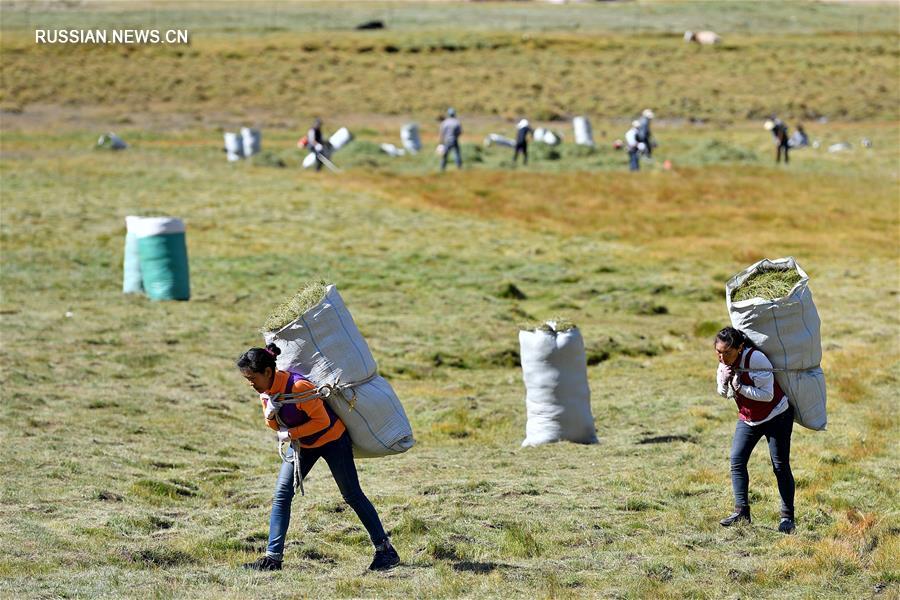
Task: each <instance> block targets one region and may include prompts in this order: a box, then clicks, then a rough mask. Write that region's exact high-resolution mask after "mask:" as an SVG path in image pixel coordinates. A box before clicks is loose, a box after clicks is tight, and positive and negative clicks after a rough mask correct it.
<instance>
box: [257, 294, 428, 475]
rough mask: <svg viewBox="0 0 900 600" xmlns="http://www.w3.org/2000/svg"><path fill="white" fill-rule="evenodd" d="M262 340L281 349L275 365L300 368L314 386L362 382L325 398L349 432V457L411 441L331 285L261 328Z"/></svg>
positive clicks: (402, 415) (402, 448) (399, 448)
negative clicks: (295, 313)
mask: <svg viewBox="0 0 900 600" xmlns="http://www.w3.org/2000/svg"><path fill="white" fill-rule="evenodd" d="M265 339H266V343H267V344H273V343H274V344H275V345H277V346H278V348H279V349H280V350H281V354H279V355H278V360H277V366H278V368H279V369H282V370H285V371H295V372H298V373H301V374H302V375H304V376H305V377H307V378H308V379H309V380H310V381H312V382H313V383H314V384H316V385H317V386H322V385H325V384H355V383H358V382H366V383H362V384H361V385H359V386H356V387H354V388H353V389H352V390H345V391H342V392H340V393H334V394H332V395H331V396H329V397H328V398H327V399H326V401H327V402H328V405H329V406H331V408H332V409H333V410H334V412H335V413H337V415H338V416H339V417H340V418H341V420H342V421H343V422H344V425H346V426H347V430H348V431H349V432H350V438H351V439H352V440H353V445H354V451H353V454H354V456H356V457H357V458H367V457H376V456H386V455H388V454H399V453H401V452H406V451H407V450H409V449H410V448H412V446H413V444H415V439H413V434H412V427H411V426H410V424H409V419H408V418H407V417H406V412H405V411H404V410H403V405H401V404H400V400H399V399H398V398H397V394H396V393H395V392H394V390H393V388H392V387H391V384H390V383H388V382H387V380H386V379H384V377H381V376H380V375H378V365H377V364H376V363H375V359H374V358H373V357H372V353H371V352H370V351H369V345H368V344H366V340H364V339H363V337H362V335H361V334H360V332H359V329H357V327H356V323H354V322H353V317H352V316H351V315H350V311H348V310H347V307H346V306H345V305H344V300H343V299H342V298H341V295H340V294H339V293H338V291H337V288H336V287H334V286H333V285H330V286H328V288H327V291H326V293H325V297H324V298H322V300H321V301H319V303H318V304H316V305H315V306H313V307H312V308H310V309H309V310H307V311H306V312H305V313H303V314H302V315H301V316H300V317H299V318H298V319H297V320H295V321H293V322H291V323H289V324H287V325H285V326H284V327H282V328H281V329H279V330H278V331H270V332H267V333H266V334H265ZM353 391H355V392H356V398H355V399H354V398H353ZM351 403H352V404H351Z"/></svg>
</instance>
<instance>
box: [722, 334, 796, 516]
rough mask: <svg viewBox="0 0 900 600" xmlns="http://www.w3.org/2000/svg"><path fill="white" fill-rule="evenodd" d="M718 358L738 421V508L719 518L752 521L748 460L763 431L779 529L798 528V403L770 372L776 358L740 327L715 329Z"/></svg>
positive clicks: (734, 476)
mask: <svg viewBox="0 0 900 600" xmlns="http://www.w3.org/2000/svg"><path fill="white" fill-rule="evenodd" d="M715 348H716V356H717V357H718V359H719V366H718V371H717V374H716V380H717V383H718V391H719V395H720V396H723V397H726V398H733V399H734V401H735V403H736V404H737V407H738V421H737V426H736V428H735V431H734V440H733V442H732V445H731V486H732V488H733V490H734V513H732V514H731V515H730V516H728V517H726V518H724V519H722V520H721V521H720V523H721V524H722V525H723V526H724V527H729V526H731V525H734V524H735V523H739V522H746V523H749V522H750V500H749V496H748V487H749V475H748V473H747V463H748V462H749V460H750V453H751V452H753V448H754V447H755V446H756V444H757V442H759V440H760V439H761V438H762V437H763V436H765V437H766V441H767V442H768V444H769V456H770V457H771V459H772V469H773V470H774V471H775V478H776V479H777V480H778V493H779V494H780V495H781V521H780V523H779V524H778V531H780V532H781V533H792V532H793V531H794V489H795V486H794V475H793V474H792V473H791V463H790V457H791V432H792V430H793V426H794V409H793V408H792V407H791V405H790V403H789V402H788V398H787V396H786V395H785V393H784V392H783V391H782V390H781V387H780V386H779V385H778V382H776V381H775V376H774V375H773V372H772V363H771V362H770V361H769V359H768V358H767V357H766V355H765V354H763V353H762V351H760V350H759V349H757V348H756V347H755V346H754V344H753V342H752V341H750V339H749V338H748V337H747V336H746V335H745V334H744V333H743V332H742V331H740V330H738V329H735V328H734V327H726V328H724V329H723V330H721V331H720V332H719V333H718V334H717V335H716V341H715Z"/></svg>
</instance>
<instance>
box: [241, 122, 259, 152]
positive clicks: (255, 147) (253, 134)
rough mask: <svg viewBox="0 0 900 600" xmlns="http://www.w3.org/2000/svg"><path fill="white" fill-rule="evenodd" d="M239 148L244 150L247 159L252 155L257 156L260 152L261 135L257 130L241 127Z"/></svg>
mask: <svg viewBox="0 0 900 600" xmlns="http://www.w3.org/2000/svg"><path fill="white" fill-rule="evenodd" d="M241 146H242V147H243V149H244V156H245V157H248V158H249V157H251V156H253V155H254V154H259V152H260V150H262V133H260V131H259V129H251V128H249V127H241Z"/></svg>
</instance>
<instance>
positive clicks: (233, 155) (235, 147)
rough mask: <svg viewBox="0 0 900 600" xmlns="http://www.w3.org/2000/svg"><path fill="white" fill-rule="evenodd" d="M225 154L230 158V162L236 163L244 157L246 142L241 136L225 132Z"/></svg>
mask: <svg viewBox="0 0 900 600" xmlns="http://www.w3.org/2000/svg"><path fill="white" fill-rule="evenodd" d="M225 153H226V155H227V156H228V162H235V161H238V160H241V159H242V158H243V157H244V141H243V139H242V138H241V136H240V135H238V134H237V133H232V132H228V131H226V132H225Z"/></svg>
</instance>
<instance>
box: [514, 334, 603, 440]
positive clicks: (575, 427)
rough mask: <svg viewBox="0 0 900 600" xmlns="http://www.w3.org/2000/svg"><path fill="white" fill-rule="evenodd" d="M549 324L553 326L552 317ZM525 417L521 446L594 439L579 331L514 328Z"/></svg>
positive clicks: (594, 430) (585, 359) (594, 433)
mask: <svg viewBox="0 0 900 600" xmlns="http://www.w3.org/2000/svg"><path fill="white" fill-rule="evenodd" d="M548 324H549V325H550V328H551V329H555V328H556V324H555V323H553V322H552V321H550V322H548ZM519 346H520V350H521V358H522V377H523V379H524V380H525V406H526V408H527V411H528V422H527V423H526V425H525V440H524V441H523V442H522V446H538V445H540V444H548V443H551V442H560V441H569V442H578V443H581V444H594V443H596V442H597V431H596V429H595V428H594V417H593V415H591V388H590V387H589V386H588V378H587V357H586V355H585V352H584V341H583V340H582V338H581V331H579V330H578V328H572V329H570V330H568V331H549V332H548V331H544V330H543V329H537V330H533V331H520V332H519Z"/></svg>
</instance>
